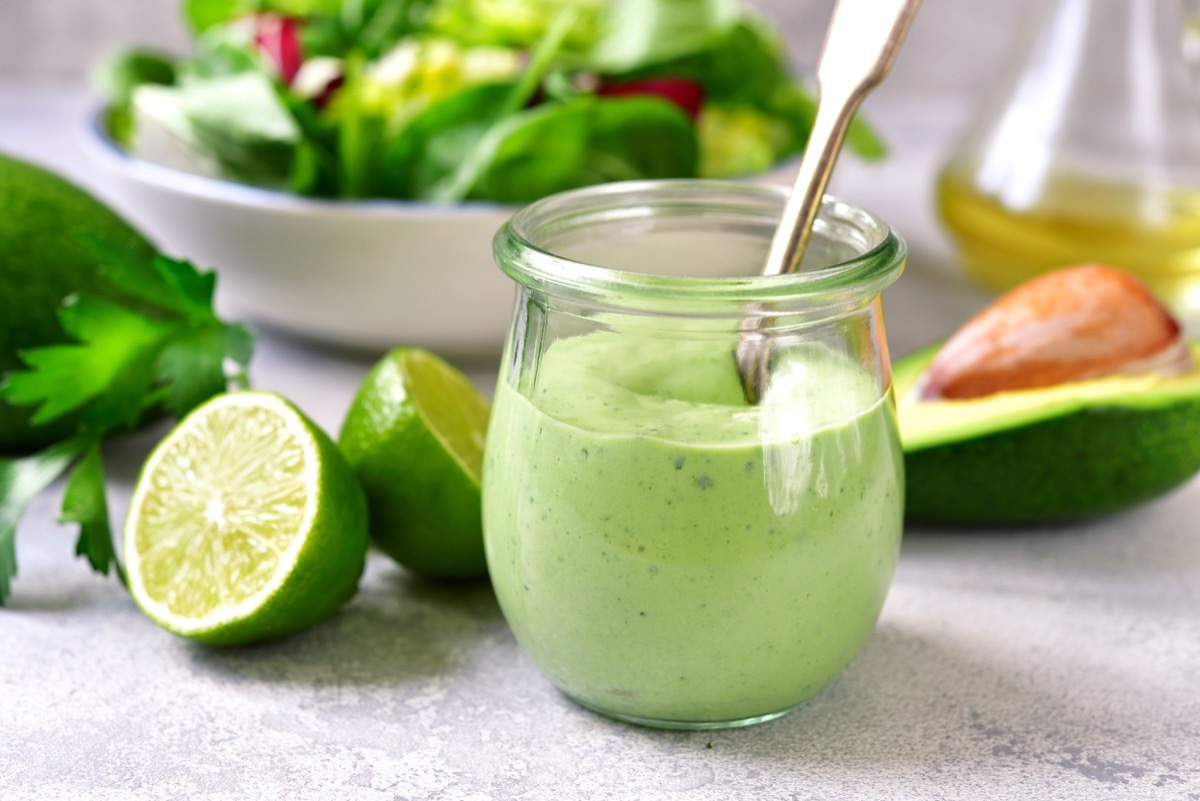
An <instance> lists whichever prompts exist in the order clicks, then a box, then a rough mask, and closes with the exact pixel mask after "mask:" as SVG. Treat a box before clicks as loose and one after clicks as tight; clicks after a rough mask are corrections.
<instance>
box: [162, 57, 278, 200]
mask: <svg viewBox="0 0 1200 801" xmlns="http://www.w3.org/2000/svg"><path fill="white" fill-rule="evenodd" d="M180 91H181V96H180V103H181V107H182V110H183V114H184V116H185V117H186V119H187V121H188V123H189V124H190V126H191V130H192V133H193V134H194V136H195V138H196V141H197V142H198V143H200V145H202V146H203V147H204V148H205V150H206V151H208V152H209V153H211V154H212V155H213V156H215V157H216V159H217V160H218V162H219V163H220V164H221V167H222V168H223V169H224V170H225V171H226V172H227V173H228V174H229V175H230V177H234V178H237V179H239V180H242V181H246V182H247V183H253V184H259V185H264V186H282V185H284V184H286V183H287V181H288V178H289V176H290V174H291V170H292V162H293V159H294V158H295V154H296V146H297V144H298V143H299V141H300V128H299V126H298V125H297V124H296V120H295V118H294V117H293V116H292V115H291V113H290V112H289V111H288V109H287V107H286V106H285V105H284V104H283V102H282V101H281V100H280V99H279V95H278V94H277V90H276V87H275V83H274V82H273V81H272V79H271V78H270V77H268V76H267V75H265V74H263V73H261V72H242V73H237V74H235V75H224V76H219V77H215V78H206V79H193V80H190V81H188V82H187V83H185V84H184V85H183V86H182V87H180Z"/></svg>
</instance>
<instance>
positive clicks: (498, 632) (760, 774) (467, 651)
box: [0, 88, 1200, 801]
mask: <svg viewBox="0 0 1200 801" xmlns="http://www.w3.org/2000/svg"><path fill="white" fill-rule="evenodd" d="M86 108H87V97H86V95H85V94H84V93H82V92H81V91H72V90H55V91H50V90H47V91H33V90H28V89H24V90H18V89H15V88H7V89H4V88H0V150H4V151H8V152H12V153H17V154H22V155H26V156H29V157H34V158H37V159H38V160H40V161H43V162H45V163H47V164H50V165H53V166H55V167H57V168H58V169H60V170H62V171H63V172H66V173H67V174H69V175H72V176H74V177H75V178H77V179H78V180H81V181H83V182H85V183H87V184H89V185H91V186H93V187H94V188H95V189H96V191H98V192H99V193H101V194H103V192H104V185H103V184H102V183H99V182H98V179H95V178H94V176H92V175H91V174H90V173H89V171H88V168H87V164H86V163H85V162H84V161H83V160H82V157H81V156H80V155H79V150H78V145H77V139H78V136H79V135H80V133H79V132H80V130H81V128H82V126H83V122H82V120H83V117H84V111H85V109H86ZM874 114H875V115H876V117H877V119H878V120H879V121H880V122H881V123H882V127H883V129H884V133H885V135H886V136H887V137H888V138H889V139H890V140H891V141H892V142H893V145H894V151H893V154H892V157H891V159H889V161H887V162H886V163H885V164H883V165H879V166H864V165H861V164H858V163H856V162H854V161H852V160H846V161H845V162H844V163H843V164H842V165H841V166H840V167H839V172H838V175H837V176H836V178H835V191H837V192H839V193H841V194H843V195H845V196H847V197H850V198H853V199H865V198H869V199H870V201H869V202H866V203H865V205H868V206H869V207H871V208H872V209H873V210H875V211H877V212H879V213H880V214H881V215H882V216H883V217H885V218H886V219H888V220H889V221H892V222H893V223H895V224H896V225H897V227H898V228H899V229H900V230H901V232H902V233H903V234H904V235H905V236H906V237H907V239H908V241H909V243H910V246H911V252H912V255H911V259H910V264H909V268H908V272H907V273H906V275H905V276H904V277H903V278H902V279H901V281H900V282H899V283H898V284H897V285H896V286H895V287H894V288H893V289H891V290H889V291H888V294H887V295H886V296H885V298H886V300H885V305H886V308H887V313H888V319H889V333H890V339H891V343H892V349H893V352H894V353H895V354H902V353H904V352H907V351H908V350H911V349H912V348H914V347H916V346H917V345H920V344H922V343H924V342H927V341H929V340H931V339H933V338H935V337H937V336H941V335H944V334H945V333H946V332H948V331H949V330H951V329H952V328H953V327H954V326H955V325H957V324H958V323H959V322H960V321H961V320H962V319H963V318H964V317H965V316H966V315H967V314H969V313H970V312H971V311H973V310H974V309H976V308H978V307H979V306H980V305H982V303H983V302H984V301H985V298H984V296H983V295H982V294H981V293H979V292H977V291H975V290H973V289H971V288H970V287H969V286H967V285H966V284H965V282H964V281H963V280H962V279H960V278H959V277H958V276H957V275H956V274H955V273H954V271H953V269H952V267H951V266H950V265H951V260H950V256H949V253H948V250H947V248H946V244H945V243H944V241H943V240H942V237H941V235H940V233H939V231H938V229H937V227H936V225H935V223H934V221H933V217H932V212H931V209H930V203H929V195H930V188H929V185H930V182H931V178H932V175H933V169H934V168H935V166H936V164H937V160H938V158H939V157H940V155H941V153H942V152H943V149H944V146H945V143H946V141H947V136H948V134H949V133H950V132H951V131H952V129H953V128H954V127H955V126H956V125H957V122H958V120H959V119H960V118H961V114H962V110H961V107H960V104H959V103H958V102H957V100H956V99H954V98H949V99H947V98H921V97H898V96H892V97H889V96H887V95H885V94H881V96H880V97H879V98H878V102H876V103H875V104H874ZM369 362H370V360H369V358H365V357H362V356H355V355H347V354H344V353H339V352H336V351H332V350H327V349H320V348H315V347H312V346H310V345H304V344H301V343H297V342H294V341H291V340H287V339H283V338H279V337H275V336H272V335H270V334H264V335H263V337H262V339H261V341H260V345H259V350H258V353H257V356H256V361H255V364H254V375H255V378H256V384H257V385H258V386H260V387H264V388H270V389H276V390H279V391H281V392H283V393H285V394H286V395H288V396H290V397H292V398H293V399H295V400H296V401H297V402H298V403H299V405H300V406H302V407H303V408H304V409H305V410H306V411H307V412H308V413H309V414H311V415H312V416H313V417H314V418H315V419H316V420H317V421H318V422H319V423H321V424H322V425H325V426H326V427H328V428H331V429H335V430H336V427H337V426H338V424H339V423H340V420H341V416H342V414H343V412H344V410H345V408H346V406H347V404H348V403H349V400H350V398H351V396H352V393H353V390H354V388H355V386H356V385H357V382H358V381H359V380H360V379H361V377H362V375H363V374H364V373H365V371H366V369H367V368H368V366H369ZM464 366H465V367H466V368H467V369H468V371H469V372H470V373H471V375H472V376H473V377H474V378H475V379H476V380H477V381H479V383H480V384H481V385H482V386H484V387H485V388H488V387H490V385H491V382H492V381H493V378H492V370H493V365H489V364H481V365H464ZM162 433H163V432H162V431H161V430H157V431H151V432H147V433H144V434H141V435H138V436H134V437H130V438H127V439H125V440H122V441H120V442H118V443H115V444H114V445H113V446H112V447H110V448H109V449H108V451H107V453H106V460H107V466H108V470H109V473H110V504H111V506H112V512H113V515H114V517H118V518H119V516H121V515H123V513H124V509H125V506H126V504H127V502H128V497H129V492H130V489H131V486H132V483H133V480H134V477H135V475H136V471H137V468H138V465H139V464H140V463H141V461H142V459H144V457H145V455H146V453H147V452H148V449H149V448H150V446H151V444H152V442H153V440H154V439H155V438H156V437H157V436H160V435H161V434H162ZM55 496H56V493H53V492H51V493H47V494H45V495H44V496H43V497H41V498H39V499H38V500H37V501H36V502H35V503H34V505H33V507H32V508H31V509H30V510H29V513H28V515H27V517H26V519H25V523H24V525H23V527H22V528H21V530H20V532H19V534H18V549H17V550H18V558H19V562H20V569H21V573H20V575H19V577H18V578H17V580H16V582H15V584H14V587H13V594H12V596H11V598H10V600H9V604H8V606H7V607H6V608H3V609H0V798H3V799H5V801H10V800H12V801H15V799H56V798H63V799H78V798H87V799H118V798H120V799H123V798H155V799H157V798H162V799H176V798H179V799H182V798H188V799H216V798H263V799H266V798H289V799H309V798H313V799H316V798H354V799H406V800H411V801H418V800H420V801H424V800H425V799H454V800H455V801H484V799H522V800H527V801H534V800H535V799H546V800H547V801H551V800H553V801H574V800H575V799H721V800H722V801H726V800H730V799H756V800H758V799H820V801H838V799H921V800H922V801H934V800H935V799H954V800H955V801H962V800H963V799H1008V798H1013V799H1088V801H1091V800H1092V799H1098V798H1099V799H1181V800H1190V801H1197V799H1200V534H1198V531H1197V529H1198V528H1200V524H1198V521H1200V482H1197V481H1193V482H1192V483H1191V484H1189V485H1187V486H1185V487H1183V488H1182V489H1180V490H1178V491H1176V492H1175V493H1173V494H1172V495H1170V496H1169V497H1167V498H1164V499H1162V500H1159V501H1157V502H1154V503H1151V504H1148V505H1146V506H1143V507H1141V508H1138V509H1136V510H1133V511H1130V512H1127V513H1125V514H1121V515H1117V516H1114V517H1109V518H1106V519H1104V520H1101V521H1097V522H1093V523H1088V524H1082V525H1073V526H1062V527H1047V528H1035V529H1026V530H1012V531H1009V530H989V531H984V532H980V531H969V532H968V531H954V530H939V531H932V530H923V529H920V528H914V527H909V528H908V529H907V530H906V534H905V543H904V546H903V551H902V555H901V559H900V565H899V569H898V572H897V574H896V579H895V583H894V584H893V587H892V590H891V594H890V596H889V598H888V601H887V604H886V606H885V608H884V610H883V615H882V617H881V619H880V621H879V625H878V628H877V630H876V631H875V633H874V635H873V636H872V638H871V639H870V641H869V642H868V643H867V645H866V647H865V648H864V649H863V651H862V653H861V654H860V655H859V657H858V659H857V660H856V661H855V662H854V663H853V664H852V665H851V666H850V667H849V668H848V669H847V670H846V671H845V672H844V673H843V674H842V675H841V676H840V677H839V678H838V679H837V680H836V681H835V682H834V683H833V684H832V685H831V686H830V687H829V688H828V689H826V690H825V691H824V692H822V693H821V694H820V695H819V696H818V697H817V698H815V699H814V700H812V701H811V702H810V703H809V704H807V705H806V706H805V707H803V708H801V709H799V710H797V711H796V712H795V713H793V714H791V715H789V716H787V717H785V718H783V719H781V720H778V721H776V722H773V723H769V724H765V725H761V726H757V727H752V728H748V729H741V730H733V731H721V732H709V733H676V732H662V731H653V730H647V729H640V728H635V727H630V726H626V725H623V724H619V723H614V722H611V721H608V720H605V719H603V718H600V717H597V716H595V715H592V714H590V713H588V712H585V711H583V710H581V709H579V708H578V707H576V706H574V705H573V704H572V703H570V702H569V701H567V700H565V699H564V698H563V697H562V696H560V695H559V694H558V693H557V692H556V691H555V690H554V689H553V687H551V685H550V684H549V682H548V681H546V680H545V679H544V678H543V677H542V676H541V675H540V673H539V672H538V670H537V669H536V668H535V666H534V665H533V663H532V662H530V660H529V659H528V658H526V657H525V656H524V655H523V654H522V652H521V651H520V650H519V649H518V648H517V645H516V643H515V642H514V640H513V638H512V636H511V635H510V634H509V631H508V628H507V627H506V625H505V623H504V620H503V618H502V617H501V615H500V611H499V609H498V607H497V605H496V602H495V599H494V597H493V595H492V592H491V590H490V588H489V587H488V586H487V584H486V583H481V584H475V585H467V586H450V587H447V586H438V585H433V584H429V583H426V582H423V581H419V580H417V579H415V578H413V577H412V576H410V575H408V574H406V573H405V572H404V571H403V570H401V569H400V568H398V567H395V566H394V565H393V564H391V563H390V562H388V561H387V560H386V558H383V557H380V556H378V555H373V556H372V558H371V560H370V561H369V565H368V570H367V574H366V576H365V578H364V580H363V583H362V588H361V591H360V593H359V595H358V596H357V597H356V598H355V599H354V600H353V601H352V602H351V603H350V604H348V605H347V606H346V607H344V608H343V609H342V610H341V611H340V612H339V613H338V614H336V615H335V616H334V617H333V618H331V619H330V620H328V621H326V622H324V623H322V624H320V625H318V626H316V627H314V628H312V629H311V630H309V631H306V632H303V633H301V634H299V635H296V636H293V637H291V638H289V639H286V640H284V641H281V642H277V643H273V644H269V645H263V646H256V647H250V648H240V649H234V650H213V649H209V648H204V647H200V646H196V645H193V644H191V643H188V642H185V641H182V640H179V639H177V638H175V637H173V636H172V635H170V634H167V633H166V632H164V631H162V630H160V629H159V628H157V627H156V626H155V625H153V624H152V623H151V622H150V621H149V620H148V619H146V618H145V617H143V616H142V615H141V614H140V613H139V612H138V611H137V610H136V609H135V608H134V606H133V604H132V603H131V601H130V600H129V598H128V596H127V595H126V594H125V592H124V590H123V589H122V588H121V587H120V585H119V584H118V583H116V582H115V581H113V580H105V579H102V578H99V577H96V576H94V575H92V574H91V573H90V572H89V570H88V568H87V566H86V565H85V563H84V562H83V561H81V560H79V559H76V558H73V556H72V553H73V533H72V531H71V530H69V529H68V528H66V527H60V526H57V525H55V524H54V523H53V520H54V518H55V516H56V513H57V503H58V498H57V497H55Z"/></svg>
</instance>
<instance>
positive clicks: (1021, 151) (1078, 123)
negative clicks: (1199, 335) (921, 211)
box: [937, 0, 1200, 322]
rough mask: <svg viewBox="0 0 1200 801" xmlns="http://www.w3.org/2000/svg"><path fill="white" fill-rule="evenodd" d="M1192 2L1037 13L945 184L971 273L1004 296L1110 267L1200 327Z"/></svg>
mask: <svg viewBox="0 0 1200 801" xmlns="http://www.w3.org/2000/svg"><path fill="white" fill-rule="evenodd" d="M1187 14H1188V9H1187V8H1186V7H1185V3H1184V0H1048V2H1044V3H1034V4H1031V5H1030V10H1029V11H1028V12H1027V17H1026V19H1025V20H1024V22H1025V29H1024V30H1023V32H1022V33H1021V35H1019V36H1018V37H1017V39H1016V41H1017V43H1018V45H1017V47H1016V48H1015V49H1014V50H1013V52H1012V55H1011V58H1010V60H1009V62H1008V64H1007V65H1006V66H1005V67H1004V68H1003V69H1002V70H1001V72H1000V73H999V76H998V78H997V80H996V83H995V85H994V86H993V87H992V88H991V89H990V91H988V92H987V93H986V94H985V96H984V99H983V101H982V103H981V105H980V107H979V109H978V110H977V111H976V113H975V115H974V116H973V118H972V124H971V125H970V127H969V128H968V130H967V131H966V132H965V135H964V136H963V138H962V140H961V141H960V142H959V144H958V145H957V146H956V148H955V149H954V151H953V154H952V155H951V157H950V158H949V160H948V162H947V163H946V165H945V166H944V168H943V170H942V172H941V175H940V177H939V181H938V191H937V195H938V209H939V213H940V215H941V217H942V220H943V221H944V223H945V225H946V227H947V229H948V230H949V232H950V234H951V235H952V238H953V239H954V240H955V241H956V243H957V245H958V248H959V251H960V256H961V261H962V265H963V268H964V269H965V270H966V272H967V273H968V274H969V275H970V276H971V277H972V278H974V279H976V280H977V281H978V282H979V283H981V284H983V285H985V286H987V287H990V288H992V289H996V290H1003V289H1007V288H1009V287H1012V286H1014V285H1015V284H1018V283H1020V282H1022V281H1025V280H1026V279H1028V278H1031V277H1033V276H1034V275H1036V274H1038V273H1041V272H1044V271H1046V270H1050V269H1053V268H1055V267H1060V266H1066V265H1071V264H1079V263H1086V262H1101V263H1105V264H1109V265H1112V266H1116V267H1121V268H1124V269H1126V270H1128V271H1130V272H1132V273H1134V274H1135V275H1137V276H1139V277H1140V278H1142V279H1143V280H1144V281H1146V283H1147V284H1149V285H1150V287H1151V288H1152V289H1153V290H1155V292H1156V293H1157V294H1158V295H1159V296H1160V297H1162V298H1163V300H1164V301H1166V302H1168V303H1170V304H1172V305H1173V306H1174V307H1175V309H1176V311H1177V312H1178V313H1180V314H1181V315H1183V316H1184V317H1185V318H1188V319H1190V320H1191V321H1192V322H1200V101H1198V98H1197V94H1196V91H1195V90H1196V87H1195V80H1194V76H1193V75H1192V74H1191V72H1190V71H1189V56H1188V55H1187V50H1188V45H1189V44H1191V45H1193V46H1194V44H1195V38H1194V36H1189V35H1188V33H1187V26H1186V25H1185V20H1186V18H1187Z"/></svg>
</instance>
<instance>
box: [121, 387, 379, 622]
mask: <svg viewBox="0 0 1200 801" xmlns="http://www.w3.org/2000/svg"><path fill="white" fill-rule="evenodd" d="M124 547H125V560H126V567H127V572H128V575H129V590H130V593H131V594H132V595H133V598H134V600H135V601H136V602H137V604H138V606H140V607H141V608H142V610H143V611H144V612H145V613H146V614H147V615H148V616H149V617H150V618H152V619H153V620H155V621H156V622H157V623H159V624H160V625H161V626H163V627H164V628H166V629H168V630H169V631H172V632H174V633H176V634H179V635H181V636H184V637H188V638H192V639H196V640H200V641H203V642H209V643H213V644H225V645H232V644H239V643H247V642H258V641H262V640H267V639H272V638H274V637H279V636H282V635H284V634H289V633H291V632H294V631H297V630H298V629H301V628H304V627H305V626H308V625H310V624H312V623H315V622H316V621H318V620H320V619H322V618H324V617H326V616H327V615H329V614H330V613H331V612H333V611H334V610H335V609H336V608H337V607H338V606H340V605H341V604H342V603H343V602H345V601H346V600H348V599H349V598H350V597H351V596H353V595H354V592H355V590H356V588H357V585H358V579H359V577H360V576H361V574H362V570H363V564H364V561H365V558H366V547H367V536H366V509H365V503H364V500H363V496H362V491H361V489H360V488H359V487H358V485H357V482H356V481H355V479H354V476H353V474H352V473H351V472H350V468H349V466H348V465H347V464H346V463H345V460H344V459H343V458H342V456H341V454H340V453H339V452H338V450H337V447H336V446H335V445H334V444H333V442H332V441H330V439H329V438H328V437H327V436H326V435H325V434H324V433H323V432H322V431H321V430H320V429H319V428H317V426H316V425H314V424H313V423H312V422H311V421H310V420H308V419H307V418H306V417H305V416H304V415H303V414H302V413H301V412H300V411H299V410H297V409H296V408H295V407H294V406H292V405H291V404H290V403H288V402H287V401H286V400H284V399H283V398H281V397H279V396H278V395H275V394H272V393H267V392H238V393H233V394H227V395H219V396H217V397H216V398H214V399H213V400H211V401H209V402H208V403H206V404H204V405H202V406H200V407H199V408H197V409H196V410H194V411H193V412H192V413H191V414H189V415H188V416H187V417H186V418H184V420H183V421H182V422H180V424H179V425H178V426H177V427H176V428H175V429H174V430H173V431H171V433H170V434H168V435H167V436H166V437H165V438H164V439H163V441H162V442H161V443H159V445H158V447H157V448H156V449H155V450H154V452H153V453H152V454H151V455H150V458H149V459H148V460H147V461H146V464H145V466H144V467H143V469H142V474H141V476H140V477H139V479H138V482H137V486H136V488H135V489H134V493H133V499H132V500H131V502H130V508H129V515H128V517H127V518H126V522H125V532H124Z"/></svg>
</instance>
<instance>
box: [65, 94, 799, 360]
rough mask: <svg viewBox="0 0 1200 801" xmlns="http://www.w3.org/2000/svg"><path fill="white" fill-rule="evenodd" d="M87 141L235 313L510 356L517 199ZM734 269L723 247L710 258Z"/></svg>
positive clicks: (786, 166) (355, 340) (325, 331)
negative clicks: (202, 167)
mask: <svg viewBox="0 0 1200 801" xmlns="http://www.w3.org/2000/svg"><path fill="white" fill-rule="evenodd" d="M85 139H86V142H85V145H86V149H87V150H88V151H89V153H90V155H91V156H92V158H93V159H94V160H95V161H96V162H97V163H98V164H100V165H101V166H102V167H103V168H104V169H105V170H106V171H107V173H108V176H109V178H110V180H109V181H108V182H107V186H108V187H109V189H110V192H109V194H110V195H111V197H112V200H113V202H114V205H115V206H116V207H117V209H118V210H119V211H120V212H121V213H122V214H124V215H125V216H126V217H127V218H128V219H129V221H130V222H131V223H133V224H134V225H135V226H137V227H138V228H139V229H140V230H142V231H143V232H144V233H145V234H146V235H147V236H148V237H149V238H150V239H152V240H153V241H154V242H155V243H156V244H157V245H158V246H159V248H160V249H161V250H162V251H163V252H164V253H166V254H168V255H170V256H173V257H175V258H185V259H187V260H189V261H191V262H193V263H194V264H195V265H196V266H197V267H200V268H201V269H213V268H215V269H216V270H217V271H218V281H217V303H218V308H219V309H220V311H221V312H222V314H224V315H226V316H227V317H229V318H231V319H239V320H252V321H254V322H257V323H261V324H264V325H266V326H268V327H271V328H276V329H280V330H283V331H286V332H289V333H291V334H296V335H300V336H303V337H306V338H309V339H314V340H320V341H324V342H328V343H333V344H337V345H341V346H348V347H353V348H360V349H368V350H374V351H379V350H384V349H386V348H390V347H393V346H395V345H401V344H403V345H423V346H425V347H428V348H431V349H434V350H437V351H439V352H441V353H443V354H445V355H451V356H462V357H494V356H496V355H498V354H499V353H500V350H501V348H502V347H503V344H504V337H505V334H506V332H507V330H508V325H509V317H510V315H511V313H512V302H513V295H514V287H513V284H512V282H511V281H510V280H509V279H508V278H507V277H506V276H505V275H504V273H502V272H501V271H500V269H499V268H498V267H496V266H495V264H494V263H493V261H492V237H493V236H494V235H495V233H496V231H497V230H498V229H499V228H500V226H501V225H503V224H504V223H505V222H506V221H507V220H508V218H509V217H510V216H512V214H513V212H515V211H516V207H511V206H503V205H496V204H489V203H478V202H470V203H462V204H458V205H453V206H451V205H435V204H430V203H421V202H415V201H400V200H364V201H347V200H317V199H312V198H304V197H298V196H295V195H289V194H286V193H283V192H274V191H269V190H264V189H257V188H254V187H250V186H244V185H241V184H236V183H232V182H229V181H222V180H217V179H213V178H207V177H203V176H199V175H192V174H190V173H185V172H182V171H180V170H175V169H171V168H168V167H162V166H159V165H157V164H153V163H150V162H147V161H144V160H142V159H138V158H136V157H133V156H130V155H129V154H127V153H126V152H125V151H123V150H122V149H121V148H120V147H119V146H118V145H117V144H116V143H114V142H113V141H112V139H111V138H109V137H108V135H107V134H106V133H104V131H103V127H102V125H101V124H100V123H99V121H98V118H97V119H96V120H93V124H92V125H91V126H90V129H89V131H88V132H87V135H86V137H85ZM794 172H795V164H794V163H793V162H784V163H783V164H781V165H779V166H778V167H776V168H775V169H774V170H772V171H770V172H768V173H766V174H764V175H760V176H755V177H754V180H762V181H767V182H772V183H789V184H790V183H791V178H792V175H793V174H794ZM717 255H719V254H717ZM695 266H696V265H694V264H690V265H679V266H678V268H677V269H680V270H683V269H686V268H688V267H691V268H695ZM727 267H728V265H725V264H723V263H722V259H720V258H717V259H715V260H714V265H713V267H712V268H711V269H713V270H715V271H717V272H714V274H725V272H724V270H726V269H727ZM672 269H676V268H675V267H667V268H666V270H665V271H666V272H670V271H671V270H672Z"/></svg>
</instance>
